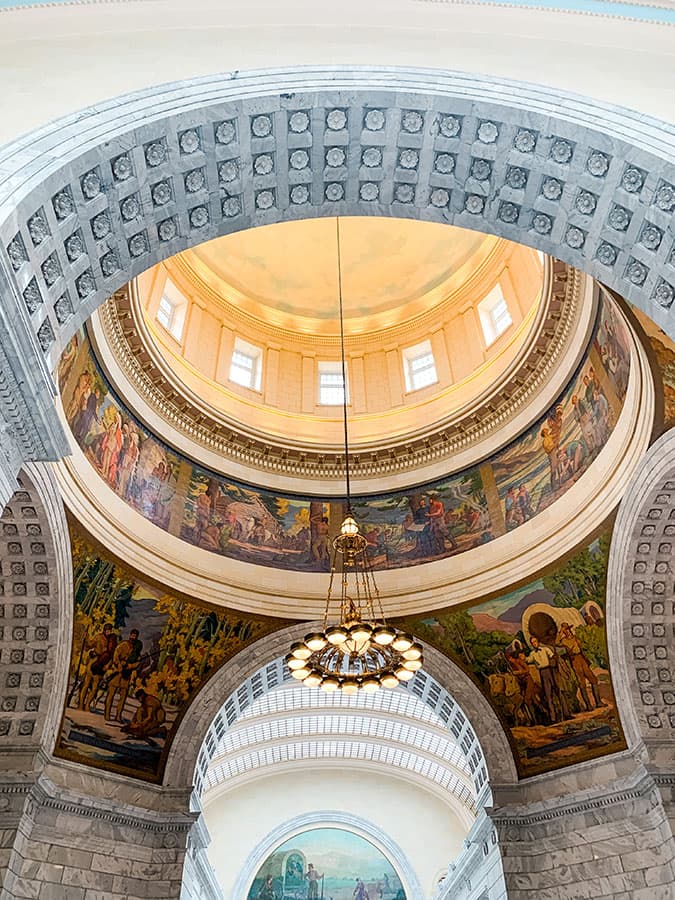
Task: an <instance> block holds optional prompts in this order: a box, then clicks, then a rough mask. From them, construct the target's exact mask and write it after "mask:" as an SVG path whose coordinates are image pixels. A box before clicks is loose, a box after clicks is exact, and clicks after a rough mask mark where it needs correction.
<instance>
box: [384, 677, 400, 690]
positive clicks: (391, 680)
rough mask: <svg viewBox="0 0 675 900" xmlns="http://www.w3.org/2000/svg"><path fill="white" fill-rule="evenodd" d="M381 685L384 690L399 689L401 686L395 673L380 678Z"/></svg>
mask: <svg viewBox="0 0 675 900" xmlns="http://www.w3.org/2000/svg"><path fill="white" fill-rule="evenodd" d="M380 684H381V685H382V687H384V688H390V689H392V688H397V687H398V685H399V680H398V678H397V677H396V676H395V675H394V674H393V673H389V674H387V675H383V676H382V677H381V678H380Z"/></svg>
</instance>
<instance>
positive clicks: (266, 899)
mask: <svg viewBox="0 0 675 900" xmlns="http://www.w3.org/2000/svg"><path fill="white" fill-rule="evenodd" d="M257 900H279V898H278V895H277V892H276V891H275V890H274V887H273V884H272V876H271V875H268V876H267V878H266V879H265V883H264V884H263V886H262V887H261V888H260V891H259V892H258V897H257Z"/></svg>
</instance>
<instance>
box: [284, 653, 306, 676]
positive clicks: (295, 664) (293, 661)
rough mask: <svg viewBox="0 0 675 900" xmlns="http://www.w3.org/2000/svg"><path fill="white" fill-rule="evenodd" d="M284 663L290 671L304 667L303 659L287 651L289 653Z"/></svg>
mask: <svg viewBox="0 0 675 900" xmlns="http://www.w3.org/2000/svg"><path fill="white" fill-rule="evenodd" d="M286 665H287V666H288V668H289V669H290V670H291V672H294V671H295V670H296V669H304V668H305V661H304V659H298V658H297V657H296V656H291V654H290V653H289V655H288V656H287V657H286Z"/></svg>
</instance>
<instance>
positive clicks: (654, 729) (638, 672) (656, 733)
mask: <svg viewBox="0 0 675 900" xmlns="http://www.w3.org/2000/svg"><path fill="white" fill-rule="evenodd" d="M674 501H675V430H673V429H671V430H670V431H668V432H667V433H666V434H664V435H662V437H660V438H659V439H658V440H657V441H656V442H655V443H654V444H653V445H652V447H651V448H650V449H649V451H648V452H647V454H646V456H645V458H644V460H643V463H642V465H641V467H640V470H639V472H638V473H637V474H636V476H635V477H634V478H633V481H632V483H631V485H630V486H629V488H628V490H627V491H626V494H625V496H624V498H623V500H622V502H621V506H620V508H619V514H618V516H617V520H616V525H615V529H614V537H613V540H612V546H611V551H610V558H609V568H608V572H607V622H608V642H609V650H610V654H611V655H612V657H613V662H614V667H615V669H614V670H615V672H616V676H615V677H616V682H617V683H616V687H617V699H618V700H619V704H620V706H621V709H622V710H623V711H624V712H623V718H624V727H625V729H626V735H627V738H628V740H629V743H633V744H635V745H639V744H641V743H642V742H644V744H645V745H646V747H647V750H648V752H649V757H650V759H651V761H652V763H653V764H654V765H655V766H656V767H657V768H660V767H664V766H665V767H666V768H667V767H668V766H669V764H670V763H671V761H672V741H673V738H674V737H675V689H674V687H673V684H674V682H675V662H674V659H673V655H674V654H673V626H674V625H675V605H674V603H673V544H674V543H675V502H674Z"/></svg>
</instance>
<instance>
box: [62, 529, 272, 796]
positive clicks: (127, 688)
mask: <svg viewBox="0 0 675 900" xmlns="http://www.w3.org/2000/svg"><path fill="white" fill-rule="evenodd" d="M71 543H72V552H73V584H74V590H73V594H74V625H73V645H72V651H71V660H70V677H69V681H68V692H67V695H66V703H65V709H64V714H63V719H62V724H61V731H60V733H59V737H58V740H57V746H56V751H55V752H56V754H57V755H58V756H63V757H66V758H67V759H73V760H76V761H77V762H84V763H87V764H89V765H93V766H99V767H103V768H106V769H111V770H113V771H117V772H121V773H123V774H125V775H132V776H134V777H137V778H144V779H146V780H148V781H161V778H162V774H163V771H164V764H165V761H166V757H167V753H168V750H169V747H170V745H171V741H172V740H173V737H174V734H175V732H176V728H177V726H178V723H179V722H180V719H181V717H182V715H183V713H184V712H185V710H186V709H187V707H188V706H189V704H190V702H191V701H192V699H193V698H194V696H195V695H196V694H197V692H198V691H199V689H200V688H201V687H202V686H203V685H204V684H205V683H206V681H208V679H209V678H210V677H211V675H213V673H214V672H215V671H216V669H218V668H219V667H220V666H221V665H222V664H223V663H224V662H226V661H227V660H228V659H230V658H231V657H232V656H234V655H235V653H238V652H239V651H240V650H242V649H243V648H244V647H246V646H247V645H249V644H251V643H253V641H256V640H257V639H258V638H260V637H262V636H263V635H265V634H269V633H270V632H272V631H275V630H276V629H278V628H280V627H283V624H284V623H283V622H280V621H279V620H275V619H266V618H255V617H251V616H247V615H245V614H243V613H238V612H234V611H232V610H228V609H222V608H219V607H214V606H207V605H204V604H200V603H199V602H198V601H196V600H191V599H188V598H185V597H182V596H179V595H176V594H174V593H169V592H167V591H166V590H164V589H163V588H161V587H155V586H152V585H150V584H148V583H146V582H145V581H144V580H142V579H141V578H139V577H138V576H137V575H136V573H134V572H132V571H130V570H129V569H128V568H127V567H126V566H125V565H124V564H123V563H121V562H120V561H119V560H117V559H116V558H114V557H112V556H110V555H109V554H107V553H105V552H104V551H103V550H102V549H101V548H100V547H99V546H98V544H96V543H95V542H94V541H93V539H91V538H90V537H89V536H88V535H87V534H86V533H85V532H84V531H83V530H82V529H81V528H80V526H79V525H76V524H74V523H71Z"/></svg>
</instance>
